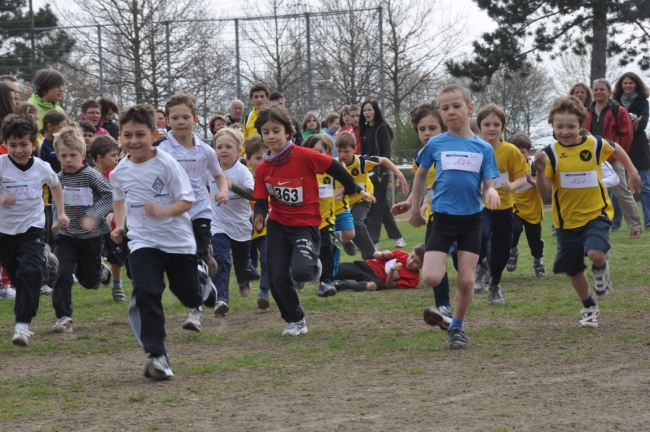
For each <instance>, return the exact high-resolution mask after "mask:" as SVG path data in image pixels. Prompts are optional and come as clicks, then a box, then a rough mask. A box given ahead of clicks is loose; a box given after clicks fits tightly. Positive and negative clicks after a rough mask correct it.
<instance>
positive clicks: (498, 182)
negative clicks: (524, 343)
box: [492, 172, 510, 189]
mask: <svg viewBox="0 0 650 432" xmlns="http://www.w3.org/2000/svg"><path fill="white" fill-rule="evenodd" d="M509 180H510V178H509V177H508V173H507V172H504V173H501V174H499V177H497V178H495V179H494V181H493V183H492V185H493V187H494V188H495V189H499V188H501V187H503V184H504V183H505V182H507V181H509Z"/></svg>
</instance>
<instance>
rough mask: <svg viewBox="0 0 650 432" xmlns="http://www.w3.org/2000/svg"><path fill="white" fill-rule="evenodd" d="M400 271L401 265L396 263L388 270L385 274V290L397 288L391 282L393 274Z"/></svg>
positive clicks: (393, 282)
mask: <svg viewBox="0 0 650 432" xmlns="http://www.w3.org/2000/svg"><path fill="white" fill-rule="evenodd" d="M401 269H402V264H400V263H396V264H395V265H394V266H393V268H391V269H390V271H389V272H388V273H386V281H385V282H384V288H386V289H393V288H397V284H396V283H395V281H394V280H393V273H395V272H396V271H400V270H401Z"/></svg>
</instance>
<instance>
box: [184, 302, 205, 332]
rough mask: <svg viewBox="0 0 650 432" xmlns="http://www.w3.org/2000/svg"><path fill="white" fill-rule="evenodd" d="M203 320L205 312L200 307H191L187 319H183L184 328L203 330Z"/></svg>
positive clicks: (196, 330)
mask: <svg viewBox="0 0 650 432" xmlns="http://www.w3.org/2000/svg"><path fill="white" fill-rule="evenodd" d="M201 321H203V313H202V312H201V309H200V308H192V309H190V313H189V315H188V316H187V319H186V320H185V321H183V328H184V329H185V330H190V331H195V332H199V333H200V332H201V329H202V328H203V327H202V325H201Z"/></svg>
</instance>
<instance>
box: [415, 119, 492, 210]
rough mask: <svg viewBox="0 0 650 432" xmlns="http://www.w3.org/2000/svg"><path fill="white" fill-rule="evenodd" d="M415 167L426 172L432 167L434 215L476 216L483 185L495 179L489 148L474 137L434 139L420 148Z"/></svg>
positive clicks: (443, 136)
mask: <svg viewBox="0 0 650 432" xmlns="http://www.w3.org/2000/svg"><path fill="white" fill-rule="evenodd" d="M415 163H417V164H419V165H420V166H422V167H424V168H427V169H429V168H431V166H432V165H434V164H435V167H436V180H435V181H434V183H433V186H432V189H433V198H432V199H431V210H432V211H433V212H434V213H444V214H450V215H458V216H463V215H471V214H476V213H478V212H480V211H481V210H483V204H482V203H481V199H482V193H481V186H482V183H483V181H484V180H489V179H493V178H497V177H499V170H498V168H497V161H496V158H495V157H494V150H492V146H491V145H490V144H488V143H487V142H485V141H483V140H482V139H481V138H479V137H477V136H475V137H474V138H462V137H458V136H454V135H450V134H449V133H448V132H445V133H443V134H440V135H437V136H435V137H433V138H431V139H430V140H429V142H428V143H427V145H426V146H424V148H423V149H422V151H421V152H420V154H419V155H418V156H417V158H416V159H415Z"/></svg>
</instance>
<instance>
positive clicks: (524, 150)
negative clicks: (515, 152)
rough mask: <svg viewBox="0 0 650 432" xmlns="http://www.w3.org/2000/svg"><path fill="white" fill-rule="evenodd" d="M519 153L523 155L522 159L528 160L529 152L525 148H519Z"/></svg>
mask: <svg viewBox="0 0 650 432" xmlns="http://www.w3.org/2000/svg"><path fill="white" fill-rule="evenodd" d="M519 151H520V152H521V154H522V155H524V159H526V160H528V158H529V157H530V153H531V151H530V150H528V149H525V148H520V149H519Z"/></svg>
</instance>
